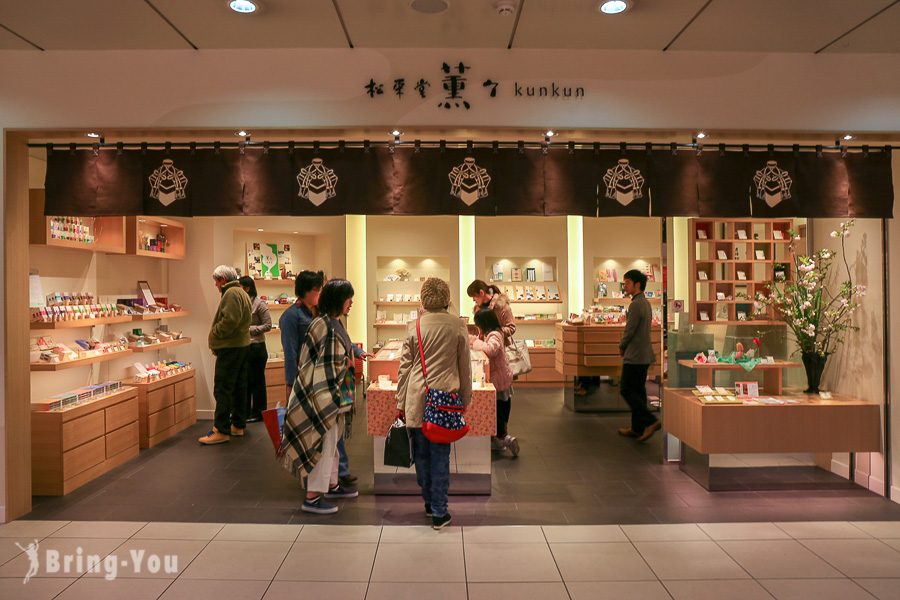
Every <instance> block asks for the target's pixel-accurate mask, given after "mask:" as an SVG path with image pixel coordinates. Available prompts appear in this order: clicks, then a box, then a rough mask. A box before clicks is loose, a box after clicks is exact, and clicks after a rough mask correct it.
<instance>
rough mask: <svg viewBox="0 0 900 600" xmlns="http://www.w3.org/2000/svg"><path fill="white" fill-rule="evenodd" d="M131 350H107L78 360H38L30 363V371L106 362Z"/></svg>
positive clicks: (71, 367)
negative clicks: (54, 361)
mask: <svg viewBox="0 0 900 600" xmlns="http://www.w3.org/2000/svg"><path fill="white" fill-rule="evenodd" d="M132 352H133V351H132V350H131V349H130V348H129V349H128V350H120V351H119V352H107V353H106V354H101V355H99V356H92V357H90V358H79V359H78V360H67V361H64V362H59V363H50V362H39V363H31V367H30V368H31V371H62V370H64V369H74V368H75V367H85V366H87V365H93V364H95V363H101V362H106V361H108V360H115V359H117V358H119V357H122V356H128V355H129V354H131V353H132Z"/></svg>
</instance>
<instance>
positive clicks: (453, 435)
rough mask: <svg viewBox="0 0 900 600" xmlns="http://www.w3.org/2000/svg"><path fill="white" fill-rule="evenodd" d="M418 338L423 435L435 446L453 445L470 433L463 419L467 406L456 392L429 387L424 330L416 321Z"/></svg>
mask: <svg viewBox="0 0 900 600" xmlns="http://www.w3.org/2000/svg"><path fill="white" fill-rule="evenodd" d="M416 337H417V338H418V342H419V360H420V361H421V362H422V379H424V380H425V410H424V411H423V415H422V435H424V436H425V437H426V438H427V439H428V441H429V442H434V443H435V444H452V443H453V442H455V441H457V440H460V439H462V438H463V437H464V436H465V435H466V434H467V433H469V426H468V425H467V424H466V419H465V418H464V417H463V413H464V412H465V411H466V406H465V404H463V401H462V398H460V397H459V394H457V393H456V392H445V391H443V390H433V389H431V388H430V387H429V386H428V374H427V371H426V369H425V351H424V350H423V349H422V330H421V327H419V321H418V320H416Z"/></svg>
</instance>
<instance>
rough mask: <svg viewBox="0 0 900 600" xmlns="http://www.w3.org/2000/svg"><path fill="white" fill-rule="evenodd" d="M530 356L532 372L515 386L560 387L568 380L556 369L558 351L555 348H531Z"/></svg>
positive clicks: (520, 379)
mask: <svg viewBox="0 0 900 600" xmlns="http://www.w3.org/2000/svg"><path fill="white" fill-rule="evenodd" d="M528 356H529V358H531V372H530V373H527V374H525V375H522V376H520V377H519V378H518V379H516V382H515V385H521V384H524V385H525V387H544V386H551V385H552V386H553V387H558V386H559V385H560V384H561V383H563V382H564V381H565V380H566V378H565V377H563V376H562V375H561V374H560V373H559V372H557V370H556V368H555V367H556V362H555V360H556V359H555V356H556V350H555V349H554V348H529V349H528ZM514 387H515V386H514Z"/></svg>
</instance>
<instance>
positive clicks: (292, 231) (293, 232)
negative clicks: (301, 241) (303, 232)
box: [291, 231, 300, 233]
mask: <svg viewBox="0 0 900 600" xmlns="http://www.w3.org/2000/svg"><path fill="white" fill-rule="evenodd" d="M291 233H300V232H299V231H292V232H291Z"/></svg>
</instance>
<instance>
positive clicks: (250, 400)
mask: <svg viewBox="0 0 900 600" xmlns="http://www.w3.org/2000/svg"><path fill="white" fill-rule="evenodd" d="M238 282H239V283H240V284H241V289H243V290H244V291H245V292H247V295H248V296H250V351H249V353H248V355H247V400H246V401H245V406H248V407H249V413H250V416H249V417H248V418H247V422H248V423H256V422H257V421H262V413H263V411H264V410H266V408H268V403H269V402H268V399H267V398H266V363H267V362H268V361H269V350H268V348H266V332H268V331H271V330H272V317H271V316H270V315H269V307H268V306H266V301H265V300H263V299H261V298H260V297H259V295H258V294H257V293H256V283H255V282H254V281H253V278H252V277H247V276H246V275H244V276H243V277H241V278H240V279H238Z"/></svg>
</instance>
